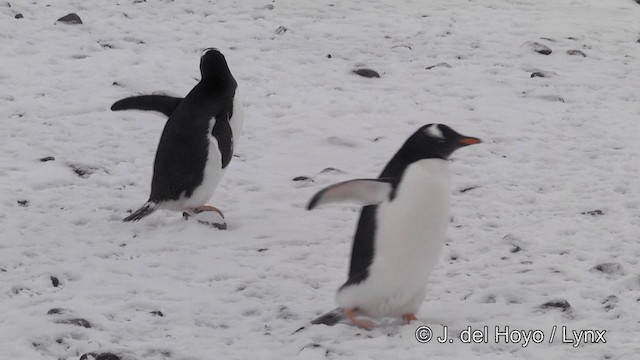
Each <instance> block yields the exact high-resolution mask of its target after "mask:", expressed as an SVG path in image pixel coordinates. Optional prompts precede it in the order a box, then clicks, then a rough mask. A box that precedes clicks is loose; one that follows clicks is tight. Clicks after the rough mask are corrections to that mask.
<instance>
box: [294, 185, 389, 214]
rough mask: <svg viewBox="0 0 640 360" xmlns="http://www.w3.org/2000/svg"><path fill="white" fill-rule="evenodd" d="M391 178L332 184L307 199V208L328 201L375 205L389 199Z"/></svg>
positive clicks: (309, 208)
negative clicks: (309, 199)
mask: <svg viewBox="0 0 640 360" xmlns="http://www.w3.org/2000/svg"><path fill="white" fill-rule="evenodd" d="M392 184H393V179H392V178H380V179H355V180H349V181H344V182H340V183H337V184H333V185H331V186H329V187H326V188H324V189H322V190H320V191H318V192H317V193H316V194H315V195H314V196H313V197H312V198H311V201H309V204H308V205H307V210H313V209H314V208H316V207H318V206H320V205H324V204H329V203H343V202H346V203H353V204H356V205H360V206H367V205H376V204H380V203H381V202H383V201H385V200H389V199H390V197H391V193H392V191H393V185H392Z"/></svg>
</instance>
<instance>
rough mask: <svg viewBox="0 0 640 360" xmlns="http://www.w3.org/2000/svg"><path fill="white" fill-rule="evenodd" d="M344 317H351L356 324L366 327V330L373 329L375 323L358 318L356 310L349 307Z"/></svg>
mask: <svg viewBox="0 0 640 360" xmlns="http://www.w3.org/2000/svg"><path fill="white" fill-rule="evenodd" d="M344 317H346V318H347V319H349V320H350V321H351V322H352V323H353V324H354V325H355V326H357V327H359V328H362V329H365V330H371V329H373V327H374V325H373V322H371V321H367V320H360V319H358V318H356V310H355V309H347V310H345V311H344Z"/></svg>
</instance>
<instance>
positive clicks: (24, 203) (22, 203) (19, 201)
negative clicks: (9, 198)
mask: <svg viewBox="0 0 640 360" xmlns="http://www.w3.org/2000/svg"><path fill="white" fill-rule="evenodd" d="M18 205H20V206H22V207H27V206H29V200H18Z"/></svg>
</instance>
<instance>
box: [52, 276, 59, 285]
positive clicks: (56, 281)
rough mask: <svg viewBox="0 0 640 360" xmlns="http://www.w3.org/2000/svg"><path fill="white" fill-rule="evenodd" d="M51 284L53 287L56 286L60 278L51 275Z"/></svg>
mask: <svg viewBox="0 0 640 360" xmlns="http://www.w3.org/2000/svg"><path fill="white" fill-rule="evenodd" d="M50 278H51V284H52V285H53V287H58V285H60V280H59V279H58V278H57V277H55V276H51V277H50Z"/></svg>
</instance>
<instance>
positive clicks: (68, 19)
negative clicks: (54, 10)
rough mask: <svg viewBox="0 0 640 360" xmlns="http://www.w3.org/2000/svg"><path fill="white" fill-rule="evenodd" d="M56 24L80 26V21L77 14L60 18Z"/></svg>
mask: <svg viewBox="0 0 640 360" xmlns="http://www.w3.org/2000/svg"><path fill="white" fill-rule="evenodd" d="M56 22H61V23H65V24H71V25H78V24H82V19H80V16H78V14H76V13H71V14H67V15H65V16H63V17H61V18H60V19H58V20H57V21H56Z"/></svg>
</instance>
